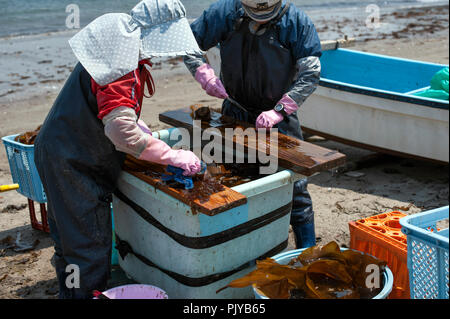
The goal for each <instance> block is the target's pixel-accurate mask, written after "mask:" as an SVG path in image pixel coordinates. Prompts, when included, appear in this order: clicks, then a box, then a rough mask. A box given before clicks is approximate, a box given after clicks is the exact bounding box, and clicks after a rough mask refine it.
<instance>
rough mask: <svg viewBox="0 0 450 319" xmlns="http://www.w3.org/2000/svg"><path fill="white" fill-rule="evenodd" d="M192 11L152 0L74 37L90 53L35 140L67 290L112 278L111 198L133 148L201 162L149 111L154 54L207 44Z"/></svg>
mask: <svg viewBox="0 0 450 319" xmlns="http://www.w3.org/2000/svg"><path fill="white" fill-rule="evenodd" d="M185 16H186V12H185V9H184V7H183V5H182V3H181V2H180V1H178V0H144V1H141V2H140V3H138V4H137V5H136V6H135V7H134V8H133V9H132V10H131V13H130V15H128V14H122V13H112V14H105V15H103V16H101V17H99V18H97V19H96V20H94V21H93V22H92V23H90V24H89V25H88V26H87V27H85V28H84V29H83V30H81V31H80V32H79V33H78V34H76V35H75V36H74V37H73V38H72V39H71V40H70V41H69V43H70V45H71V47H72V49H73V52H74V53H75V55H76V57H77V58H78V60H79V62H80V63H78V64H77V65H76V67H75V69H74V70H73V72H72V74H71V75H70V77H69V78H68V80H67V82H66V84H65V85H64V87H63V89H62V91H61V93H60V94H59V96H58V97H57V99H56V101H55V103H54V105H53V107H52V109H51V110H50V113H49V114H48V116H47V118H46V120H45V122H44V124H43V126H42V128H41V130H40V133H39V135H38V137H37V139H36V142H35V160H36V166H37V168H38V171H39V175H40V177H41V180H42V183H43V185H44V190H45V192H46V195H47V199H48V208H49V216H48V219H49V225H50V232H51V236H52V238H53V240H54V242H55V268H56V273H57V277H58V280H59V289H60V291H59V296H60V298H81V299H84V298H92V291H93V290H100V291H102V290H104V289H105V288H106V285H107V280H108V278H109V275H110V262H111V246H112V226H111V208H110V203H111V201H112V193H113V191H114V190H115V188H116V182H117V179H118V176H119V173H120V172H121V170H122V165H123V163H124V160H125V153H127V154H131V155H133V156H135V157H136V158H138V159H140V160H145V161H150V162H154V163H159V164H163V165H169V164H170V165H173V166H175V167H179V168H182V169H183V170H184V174H185V175H193V174H196V173H197V172H198V171H200V168H201V167H200V161H199V159H198V158H197V157H196V156H195V155H194V153H192V152H190V151H184V150H172V149H171V148H170V147H169V146H168V145H167V144H165V143H164V142H162V141H160V140H159V139H156V138H153V137H152V135H151V132H150V130H149V128H148V127H147V126H146V125H145V123H144V122H143V121H142V120H141V119H139V116H140V113H141V108H142V100H143V96H144V91H145V85H146V84H147V87H148V91H149V93H150V95H151V94H153V92H154V83H153V79H152V77H151V74H150V72H149V70H148V68H147V66H148V65H151V62H150V59H151V58H153V57H159V56H181V55H185V54H194V55H195V54H198V53H199V52H201V51H200V49H199V47H198V45H197V43H196V41H195V38H194V36H193V35H192V31H191V29H190V27H189V23H188V21H187V19H186V17H185ZM68 265H71V266H72V267H67V266H68ZM76 267H78V269H79V286H77V285H76V282H77V281H76V279H75V278H71V280H69V281H70V282H69V283H71V285H67V283H66V279H67V277H68V275H72V273H71V272H72V270H73V269H74V268H76ZM68 269H70V272H68ZM73 274H75V272H73Z"/></svg>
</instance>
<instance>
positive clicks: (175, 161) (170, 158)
mask: <svg viewBox="0 0 450 319" xmlns="http://www.w3.org/2000/svg"><path fill="white" fill-rule="evenodd" d="M139 159H140V160H144V161H149V162H153V163H158V164H162V165H172V166H175V167H179V168H181V169H183V170H184V173H183V175H185V176H191V175H195V174H197V173H198V172H200V170H201V164H200V160H199V159H198V157H197V156H195V154H194V153H192V152H191V151H184V150H173V149H171V148H170V146H169V145H167V144H166V143H164V142H163V141H161V140H159V139H157V138H154V137H152V136H149V141H148V144H147V147H146V148H145V150H144V151H143V152H142V153H141V155H140V156H139Z"/></svg>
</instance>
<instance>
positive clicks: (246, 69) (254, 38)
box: [220, 5, 315, 248]
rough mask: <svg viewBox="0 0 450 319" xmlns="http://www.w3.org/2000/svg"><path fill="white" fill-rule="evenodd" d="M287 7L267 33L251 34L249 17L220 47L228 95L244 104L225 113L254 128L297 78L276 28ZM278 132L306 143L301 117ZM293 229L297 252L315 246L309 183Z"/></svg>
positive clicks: (300, 186)
mask: <svg viewBox="0 0 450 319" xmlns="http://www.w3.org/2000/svg"><path fill="white" fill-rule="evenodd" d="M288 7H289V5H286V8H285V9H284V10H283V11H282V12H281V13H280V15H279V17H278V18H277V19H275V20H273V21H271V22H269V23H268V24H266V25H265V29H266V31H265V32H264V33H262V34H261V33H259V32H257V33H253V32H251V31H250V23H251V22H250V21H251V20H250V19H249V18H243V19H241V20H238V21H236V23H235V27H234V31H233V32H231V33H230V35H229V36H228V38H227V39H226V40H225V41H224V42H222V43H221V44H220V54H221V61H222V65H221V79H222V81H223V83H224V86H225V89H226V91H227V93H228V94H229V95H230V97H231V98H232V99H233V100H234V101H236V102H237V103H238V104H239V106H238V105H237V104H236V103H233V102H231V101H230V100H228V99H227V100H225V101H224V103H223V106H222V113H223V114H225V115H228V116H231V117H234V118H236V119H238V120H241V121H245V122H249V123H252V124H254V123H255V122H256V118H257V117H258V116H259V115H260V114H261V113H262V112H264V111H268V110H271V109H273V108H274V107H275V105H276V104H277V102H278V101H279V100H280V99H281V98H282V97H283V95H284V94H285V93H286V92H288V91H289V89H290V87H291V85H292V84H293V79H294V76H295V73H296V60H295V59H294V57H293V56H292V54H291V52H290V51H289V50H288V49H287V48H285V47H284V46H283V44H282V43H280V41H279V30H278V28H279V27H278V26H277V22H278V21H279V20H280V19H281V18H282V17H283V15H284V14H285V13H286V12H287V9H288ZM244 109H245V110H244ZM276 127H277V128H278V129H279V131H280V133H283V134H286V135H289V136H293V137H296V138H298V139H303V136H302V133H301V129H300V122H299V120H298V117H297V114H296V113H294V114H292V115H290V116H288V117H287V118H285V120H284V121H282V122H281V123H279V124H278V125H277V126H276ZM291 225H292V227H293V230H294V233H295V234H296V240H297V248H302V247H310V246H313V245H315V232H314V212H313V209H312V201H311V197H310V195H309V193H308V191H307V180H306V179H304V180H301V181H298V182H296V183H295V184H294V202H293V209H292V214H291Z"/></svg>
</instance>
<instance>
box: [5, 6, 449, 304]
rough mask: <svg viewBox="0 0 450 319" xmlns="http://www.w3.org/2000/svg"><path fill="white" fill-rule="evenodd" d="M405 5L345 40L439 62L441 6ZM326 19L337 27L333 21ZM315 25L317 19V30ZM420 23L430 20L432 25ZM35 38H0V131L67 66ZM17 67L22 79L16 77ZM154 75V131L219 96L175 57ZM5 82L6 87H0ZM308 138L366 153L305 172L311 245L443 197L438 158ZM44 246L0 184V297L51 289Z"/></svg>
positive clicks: (53, 42)
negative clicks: (377, 26) (168, 116)
mask: <svg viewBox="0 0 450 319" xmlns="http://www.w3.org/2000/svg"><path fill="white" fill-rule="evenodd" d="M415 10H416V9H414V10H412V12H413V13H408V11H401V12H399V13H397V14H396V15H393V14H392V15H391V18H392V19H394V18H395V19H398V21H404V22H405V23H399V22H398V21H397V22H398V24H399V25H397V24H395V25H396V28H398V32H399V33H398V34H397V35H396V33H395V32H396V31H395V29H391V32H390V33H386V32H384V31H383V32H381V30H379V31H380V33H377V34H376V35H375V34H374V35H373V37H374V38H373V39H369V40H367V41H365V38H364V37H363V36H362V38H363V40H361V41H358V42H357V43H356V44H355V46H354V47H353V48H352V49H355V50H361V51H367V52H373V53H380V54H386V55H392V56H398V57H404V58H412V59H417V60H423V61H430V62H436V63H444V64H448V63H449V56H448V49H449V47H448V45H449V39H448V6H447V7H445V8H444V9H442V8H441V9H439V10H437V11H436V12H434V11H433V12H434V13H428V14H426V15H422V13H420V12H423V11H420V10H418V12H419V13H417V12H415ZM422 10H424V9H422ZM433 10H435V9H433ZM409 12H411V10H409ZM441 13H442V14H441ZM401 16H405V17H404V18H402V17H401ZM442 17H445V19H444V18H442ZM355 19H356V18H355ZM408 19H413V20H414V21H415V22H414V23H416V24H417V25H418V24H421V23H423V26H420V27H419V26H416V25H414V26H413V25H410V26H409V27H408V28H407V30H404V29H405V27H406V26H408V24H410V23H413V22H411V21H410V20H408ZM439 19H443V21H441V22H439V25H440V27H439V29H435V28H437V27H436V26H435V23H436V21H437V20H439ZM444 20H445V21H444ZM382 21H384V20H383V19H382ZM406 22H407V23H406ZM386 23H387V22H386ZM328 25H329V26H328V27H329V28H331V27H332V26H333V27H334V28H337V27H336V24H333V23H328ZM340 25H342V28H341V29H342V30H343V31H342V32H344V31H346V30H347V29H346V28H351V29H357V25H358V24H357V23H356V22H354V21H352V20H350V21H348V22H345V23H342V24H340ZM431 25H432V26H431ZM345 26H346V27H345ZM321 27H322V26H319V25H318V29H319V31H320V28H321ZM427 28H433V30H434V31H433V33H431V31H430V30H431V29H430V30H428V29H427ZM419 29H423V30H424V31H418V30H419ZM325 32H326V30H322V33H321V34H323V37H322V39H334V38H335V37H331V36H330V37H327V38H324V36H325ZM333 32H334V31H333ZM346 32H347V31H346ZM348 33H349V32H348ZM384 33H386V35H383V34H384ZM361 34H362V33H361ZM40 37H41V38H40V39H39V40H38V39H36V37H31V38H21V39H0V43H1V44H0V69H1V70H2V72H1V74H0V136H6V135H10V134H15V133H23V132H25V131H29V130H34V129H35V128H36V127H37V126H38V125H40V124H42V122H43V121H44V119H45V117H46V115H47V112H48V110H49V109H50V107H51V105H52V103H53V101H54V99H55V98H56V95H57V93H58V91H59V89H60V88H61V86H62V85H63V83H64V80H65V78H66V77H67V76H68V74H69V72H70V70H71V67H73V63H74V60H73V57H71V56H70V54H71V53H70V50H69V49H68V48H67V45H66V42H65V41H66V39H67V38H68V36H67V34H63V35H61V34H59V35H42V36H40ZM5 41H6V42H5ZM40 48H42V49H40ZM55 48H60V50H58V49H56V50H55ZM5 57H6V58H7V59H5ZM22 71H23V72H22ZM58 71H59V72H58ZM35 72H37V73H38V74H35ZM27 76H29V78H22V79H21V77H27ZM154 76H155V79H156V88H157V90H156V94H155V96H154V97H153V98H152V99H150V100H146V101H145V103H144V108H143V113H142V118H143V119H144V120H145V121H146V122H147V123H148V124H149V125H150V127H151V128H152V130H154V131H156V130H160V129H163V128H166V127H167V126H166V125H165V124H163V123H161V122H159V121H158V114H159V113H161V112H164V111H168V110H173V109H178V108H181V107H187V106H189V105H192V104H196V103H199V104H204V105H209V106H211V107H213V108H219V107H220V105H221V101H220V100H218V99H215V98H212V97H210V96H208V95H206V94H205V93H204V92H203V91H202V89H201V87H200V85H199V84H198V83H196V82H195V81H194V80H193V79H192V77H191V75H190V74H189V73H188V72H187V70H186V68H185V67H184V65H183V64H182V63H180V62H179V60H172V61H170V62H165V63H161V64H158V65H156V70H155V71H154ZM33 82H36V84H33ZM10 90H12V91H13V92H11V93H8V92H9V91H10ZM5 93H7V94H5ZM310 141H311V142H313V143H316V144H317V145H320V146H324V147H327V148H330V149H333V150H339V151H340V152H342V153H344V154H346V155H347V157H348V162H349V163H356V162H358V161H361V160H362V159H365V158H367V157H368V156H369V157H370V156H375V157H376V160H374V161H366V162H365V163H366V165H363V166H362V168H359V169H358V172H360V173H362V175H361V176H359V177H350V176H347V175H346V174H333V173H332V172H328V171H327V172H323V173H321V174H319V175H316V176H314V177H312V178H310V183H309V191H310V193H311V196H312V198H313V205H314V210H315V214H316V215H315V216H316V220H315V221H316V235H317V240H318V243H320V244H324V243H328V242H329V241H332V240H335V241H337V242H338V244H339V245H341V246H343V247H348V246H349V240H350V235H349V230H348V222H349V221H353V220H357V219H360V218H365V217H368V216H372V215H376V214H379V213H384V212H389V211H394V210H398V211H401V212H403V213H405V214H412V213H417V212H420V211H424V210H429V209H432V208H435V207H441V206H445V205H448V198H449V186H448V182H449V178H448V176H449V175H448V165H438V164H431V163H428V162H422V161H417V160H410V159H401V158H395V157H388V156H382V155H377V154H374V153H372V152H370V151H366V150H362V149H358V148H354V147H350V146H346V145H343V144H339V143H336V142H332V141H327V140H324V139H321V138H317V137H311V138H310ZM0 159H1V160H0V184H8V183H11V175H10V172H9V165H8V163H7V160H6V155H5V151H4V148H3V146H2V147H0ZM18 233H20V234H21V242H22V243H33V242H35V241H36V240H39V243H38V245H37V246H36V248H35V249H34V250H32V251H28V252H14V251H13V250H12V249H2V247H4V246H2V243H1V241H2V239H4V238H6V237H7V236H11V237H12V238H14V239H15V238H16V237H17V234H18ZM289 245H290V248H292V247H293V245H294V244H293V237H292V234H291V236H290V242H289ZM52 254H53V247H52V240H51V239H50V237H49V236H48V235H46V234H44V233H41V232H39V231H36V230H32V229H31V226H30V218H29V214H28V208H27V201H26V199H25V198H24V197H23V196H21V195H19V194H17V193H16V192H14V191H13V192H8V193H1V194H0V298H18V299H22V298H55V297H56V293H57V282H56V279H55V273H54V269H53V267H52V265H51V257H52Z"/></svg>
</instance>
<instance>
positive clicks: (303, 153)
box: [159, 108, 346, 176]
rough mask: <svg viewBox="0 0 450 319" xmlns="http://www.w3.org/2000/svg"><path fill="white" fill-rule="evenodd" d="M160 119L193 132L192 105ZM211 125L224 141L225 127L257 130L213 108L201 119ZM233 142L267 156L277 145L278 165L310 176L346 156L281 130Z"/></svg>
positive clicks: (203, 125)
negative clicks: (275, 136) (209, 114)
mask: <svg viewBox="0 0 450 319" xmlns="http://www.w3.org/2000/svg"><path fill="white" fill-rule="evenodd" d="M159 120H160V121H161V122H163V123H166V124H169V125H172V126H174V127H182V128H186V129H188V130H189V131H190V132H192V131H193V116H192V110H191V109H190V108H184V109H180V110H174V111H168V112H165V113H161V114H160V115H159ZM210 127H214V128H217V129H219V131H220V132H221V136H222V139H223V140H225V136H226V134H225V129H226V128H242V129H243V130H247V129H250V130H253V131H254V132H256V130H255V128H254V126H252V125H250V124H248V123H244V122H240V121H236V120H234V119H232V118H230V117H226V116H222V115H221V114H219V113H217V112H213V111H211V120H210V121H202V122H201V130H205V129H207V128H210ZM268 137H269V134H268ZM233 143H234V144H240V145H243V146H244V149H245V150H246V151H258V150H262V151H263V152H265V153H266V154H267V155H269V150H270V148H269V146H268V145H269V144H272V145H277V146H278V154H277V156H276V157H277V160H278V165H279V166H280V167H283V168H285V169H290V170H292V171H294V172H296V173H299V174H302V175H304V176H311V175H313V174H315V173H318V172H321V171H325V170H329V169H332V168H335V167H338V166H341V165H343V164H344V163H345V159H346V156H345V155H344V154H341V153H339V152H338V151H333V150H330V149H327V148H324V147H321V146H317V145H314V144H312V143H308V142H304V141H301V140H299V139H296V138H293V137H290V136H287V135H284V134H281V133H278V138H273V137H269V138H268V139H265V140H262V141H261V140H259V139H258V138H257V133H254V134H252V135H250V136H248V137H247V138H245V139H242V138H237V137H236V136H234V137H233ZM255 148H256V149H255Z"/></svg>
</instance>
